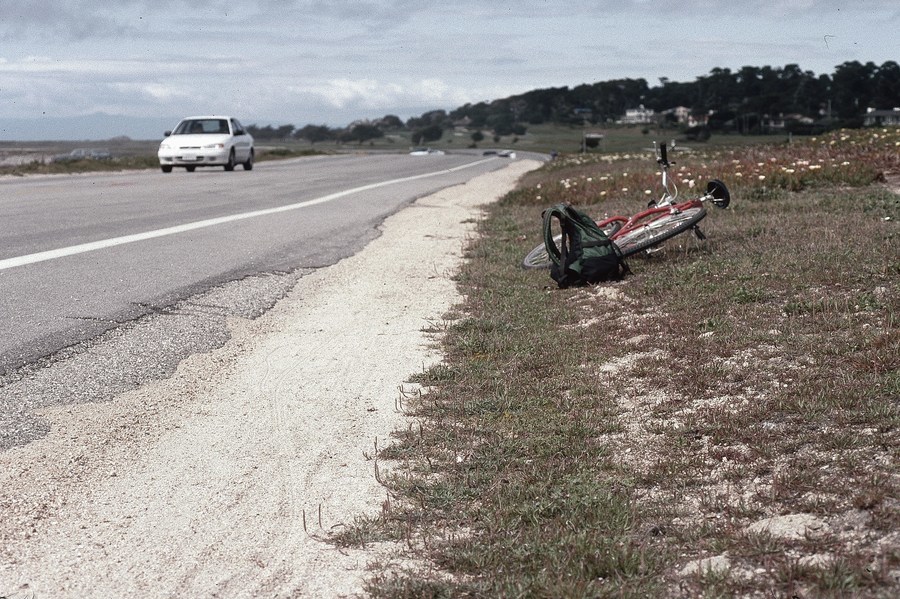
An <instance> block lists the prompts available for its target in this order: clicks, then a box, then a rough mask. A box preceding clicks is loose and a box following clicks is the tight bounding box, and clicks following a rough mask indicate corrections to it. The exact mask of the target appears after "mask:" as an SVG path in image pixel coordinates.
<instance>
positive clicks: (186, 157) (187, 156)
mask: <svg viewBox="0 0 900 599" xmlns="http://www.w3.org/2000/svg"><path fill="white" fill-rule="evenodd" d="M181 159H182V160H184V161H185V162H194V161H195V160H197V156H195V155H194V154H185V155H184V156H182V157H181Z"/></svg>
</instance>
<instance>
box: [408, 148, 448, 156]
mask: <svg viewBox="0 0 900 599" xmlns="http://www.w3.org/2000/svg"><path fill="white" fill-rule="evenodd" d="M409 155H410V156H433V155H437V156H443V155H444V151H443V150H435V149H432V148H413V149H412V152H410V153H409Z"/></svg>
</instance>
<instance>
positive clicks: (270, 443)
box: [0, 160, 538, 598]
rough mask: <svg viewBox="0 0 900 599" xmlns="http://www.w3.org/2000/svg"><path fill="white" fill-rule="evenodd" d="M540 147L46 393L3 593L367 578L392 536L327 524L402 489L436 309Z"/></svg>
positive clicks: (4, 544) (343, 591) (10, 495)
mask: <svg viewBox="0 0 900 599" xmlns="http://www.w3.org/2000/svg"><path fill="white" fill-rule="evenodd" d="M537 165H538V163H536V162H534V161H527V160H523V161H518V162H514V163H512V164H510V165H509V166H508V167H507V168H504V169H502V170H499V171H495V172H492V173H488V174H486V175H483V176H480V177H478V178H476V179H473V180H471V181H470V182H469V183H467V184H465V185H461V186H456V187H452V188H448V189H445V190H443V191H441V192H439V193H437V194H434V195H432V196H428V197H426V198H422V199H420V200H418V201H417V202H415V203H414V204H413V205H412V206H410V207H409V208H407V209H404V210H402V211H401V212H399V213H397V214H395V215H394V216H392V217H390V218H389V219H387V220H386V221H385V223H384V225H383V232H382V235H381V236H380V237H378V238H377V239H375V240H374V241H373V242H372V243H371V244H369V245H368V246H367V247H366V248H365V250H363V251H362V252H360V253H358V254H356V255H355V256H352V257H350V258H348V259H346V260H343V261H341V262H339V263H338V264H336V265H334V266H331V267H328V268H323V269H320V270H317V271H315V272H312V273H310V274H308V275H306V276H303V277H301V278H300V279H299V281H298V282H297V284H296V286H295V287H294V288H293V289H292V290H291V291H290V292H289V293H288V294H287V296H286V297H285V298H284V299H282V300H281V301H279V302H278V303H277V304H276V305H275V307H274V308H272V309H271V310H270V311H268V312H267V313H266V314H265V315H263V316H261V317H259V318H257V319H254V320H251V319H245V318H239V317H230V318H229V320H228V326H229V332H230V335H231V339H230V340H229V341H228V342H227V343H225V344H224V346H222V347H220V348H219V349H216V350H213V351H211V352H208V353H202V354H196V355H193V356H191V357H190V358H188V359H186V360H184V361H183V362H182V363H181V364H180V365H179V366H178V368H177V370H176V371H175V373H174V374H173V375H172V376H171V377H169V378H166V379H165V380H161V381H157V382H152V383H148V384H145V385H143V386H141V387H140V388H138V389H135V390H133V391H129V392H126V393H123V394H120V395H117V396H116V397H115V398H114V399H113V400H112V401H104V402H97V403H79V404H72V405H67V406H63V407H49V408H44V409H42V410H41V411H40V414H39V416H40V417H41V418H42V419H43V420H44V421H45V422H47V423H49V432H48V433H47V434H46V435H45V436H43V437H41V438H40V439H37V440H35V441H33V442H31V443H28V444H26V445H22V446H18V447H12V448H10V449H8V450H6V451H4V452H2V453H0V510H2V513H3V518H2V521H0V595H2V596H7V595H13V596H15V594H16V593H19V594H23V593H25V594H28V593H33V594H34V596H36V597H136V596H140V597H148V598H150V597H172V596H188V597H193V596H196V597H210V596H221V597H257V596H269V597H296V596H315V597H340V596H348V595H354V594H357V593H360V592H361V590H362V581H363V578H364V576H365V574H366V566H367V564H368V563H369V562H370V561H371V560H372V558H373V557H375V555H374V554H373V553H372V552H366V551H354V550H341V551H338V550H337V549H336V548H335V547H334V546H333V545H331V544H329V543H328V542H326V541H325V540H324V538H325V536H326V535H327V533H328V531H330V530H332V529H335V528H336V527H339V526H340V525H341V524H342V523H346V522H350V521H352V519H353V518H354V516H356V515H360V514H364V513H369V514H371V513H374V512H376V511H377V510H378V509H379V508H380V506H381V503H382V502H383V501H384V500H385V498H386V495H385V491H384V489H383V488H382V487H380V485H379V484H378V483H377V481H376V480H375V475H374V462H372V461H371V460H370V456H371V455H372V454H373V453H374V450H375V444H376V443H377V444H378V446H379V447H384V446H386V445H387V444H389V443H390V435H391V432H392V431H394V430H397V429H398V428H401V427H405V426H406V425H407V424H408V422H407V420H406V418H405V417H404V416H403V414H402V413H401V412H400V411H398V410H397V398H398V397H399V395H400V393H401V392H402V391H403V390H405V389H408V388H409V387H410V385H409V384H408V383H405V381H406V380H407V378H408V377H409V376H410V375H411V374H413V373H415V372H419V371H421V370H422V369H423V368H424V367H427V366H428V365H430V364H433V363H434V362H435V361H437V360H438V359H439V355H438V354H437V353H436V350H435V349H434V347H433V340H430V339H429V338H428V336H427V335H426V333H424V332H423V329H425V328H426V327H428V324H429V323H430V322H435V321H439V320H440V319H441V317H442V315H443V314H444V313H445V312H446V311H447V309H448V308H450V307H451V306H452V305H453V304H454V303H455V302H456V301H457V300H458V292H457V290H456V288H455V285H454V284H453V282H452V280H451V275H452V273H453V271H454V269H455V268H456V266H457V265H458V264H459V261H460V259H461V251H462V248H463V245H464V243H465V240H466V237H467V236H468V235H470V234H471V232H472V226H473V225H472V222H473V219H476V218H478V216H479V214H480V211H479V206H481V205H483V204H484V203H486V202H489V201H492V200H494V199H496V198H498V197H499V196H500V195H502V194H503V193H505V192H506V191H508V190H509V189H510V188H511V187H512V186H513V185H514V184H515V182H516V180H517V179H518V178H519V177H520V176H521V175H522V174H523V173H525V172H527V171H528V170H531V169H533V168H535V167H536V166H537ZM374 551H378V548H375V549H374Z"/></svg>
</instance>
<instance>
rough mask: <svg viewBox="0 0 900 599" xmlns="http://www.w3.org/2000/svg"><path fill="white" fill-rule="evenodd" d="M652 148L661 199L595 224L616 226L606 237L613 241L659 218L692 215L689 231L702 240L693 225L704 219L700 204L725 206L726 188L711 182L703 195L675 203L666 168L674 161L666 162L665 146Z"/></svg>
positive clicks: (650, 225)
mask: <svg viewBox="0 0 900 599" xmlns="http://www.w3.org/2000/svg"><path fill="white" fill-rule="evenodd" d="M674 146H675V144H674V142H673V143H672V147H674ZM653 147H654V150H655V151H656V162H657V164H659V165H660V167H661V171H662V187H663V195H662V197H661V198H660V199H659V200H657V201H653V202H650V204H649V206H648V208H647V209H646V210H644V211H642V212H639V213H637V214H635V215H633V216H631V217H627V218H626V217H624V216H612V217H609V218H606V219H604V220H602V221H599V222H598V223H597V225H598V226H599V227H600V228H601V229H603V228H606V227H608V226H609V225H612V224H614V223H619V226H618V227H617V230H616V231H615V232H614V233H612V234H611V235H610V236H609V238H610V239H612V240H613V241H616V240H617V239H623V238H625V237H627V236H629V235H631V234H633V233H635V232H636V231H637V230H638V229H640V228H642V227H645V228H646V227H652V226H653V222H654V221H657V220H658V219H661V218H663V217H671V216H673V215H678V214H688V213H690V212H694V213H695V214H697V215H698V216H696V217H694V218H696V220H695V221H694V224H693V225H692V226H691V227H690V228H693V229H694V230H695V232H696V233H697V235H698V237H700V238H701V239H703V234H702V233H700V232H699V229H697V228H696V223H697V222H699V221H700V220H701V219H703V217H705V216H706V209H705V208H704V206H703V204H704V202H708V201H712V202H713V203H715V204H716V205H717V206H720V207H722V208H724V207H725V206H727V205H728V202H729V200H730V197H729V194H728V191H727V189H726V188H725V186H724V184H723V183H722V182H721V181H718V180H715V179H714V180H713V181H711V182H710V184H709V185H708V186H707V190H706V193H705V194H703V195H702V196H700V197H698V198H695V199H691V200H686V201H684V202H681V203H676V201H677V199H678V188H677V187H676V186H675V183H674V182H672V181H671V180H670V179H669V167H670V166H671V165H672V164H674V162H669V159H668V151H667V147H666V144H665V143H663V144H661V145H657V143H656V142H653Z"/></svg>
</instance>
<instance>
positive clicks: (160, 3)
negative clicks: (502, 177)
mask: <svg viewBox="0 0 900 599" xmlns="http://www.w3.org/2000/svg"><path fill="white" fill-rule="evenodd" d="M898 32H900V2H897V0H877V1H876V0H846V1H837V0H821V1H817V0H791V1H789V0H778V1H773V2H760V1H756V0H743V1H737V2H735V1H734V0H728V1H720V0H679V1H677V2H669V1H668V0H658V1H656V2H651V1H649V0H612V1H609V2H603V1H594V2H583V1H580V0H570V1H562V0H515V1H499V0H495V1H491V0H460V1H453V0H445V1H440V2H437V1H433V0H364V1H358V2H349V1H346V2H345V1H341V0H296V1H292V0H247V1H244V0H241V1H237V0H232V1H231V2H223V1H219V0H192V1H191V2H178V1H174V0H105V1H102V2H101V1H95V0H72V1H60V0H0V127H2V126H3V121H4V120H6V121H7V122H11V120H13V119H21V118H38V119H48V120H49V119H52V118H53V117H69V116H78V115H87V114H93V113H98V112H101V113H106V114H111V115H125V116H130V117H142V118H158V119H172V118H175V119H177V118H178V117H180V116H183V115H187V114H203V113H219V114H233V115H234V116H237V117H238V118H239V119H241V120H242V121H243V122H244V123H245V124H250V123H257V124H260V125H263V124H273V125H277V124H293V125H295V126H297V127H301V126H303V125H305V124H308V123H314V124H328V125H331V126H342V125H346V124H348V123H349V122H351V121H353V120H356V119H359V118H375V117H380V116H384V115H385V114H396V115H398V116H400V117H401V118H404V119H405V118H408V117H409V116H414V115H419V114H421V113H423V112H425V111H427V110H431V109H436V108H443V109H448V110H449V109H452V108H455V107H457V106H460V105H462V104H464V103H466V102H478V101H482V100H492V99H496V98H502V97H505V96H508V95H511V94H515V93H520V92H525V91H528V90H530V89H535V88H543V87H560V86H570V87H572V86H576V85H579V84H581V83H594V82H597V81H605V80H609V79H616V78H626V77H627V78H641V77H642V78H645V79H646V80H647V81H648V83H649V84H650V85H656V84H658V82H659V78H660V77H668V78H670V79H671V80H674V81H693V80H694V79H696V77H698V76H701V75H705V74H708V73H709V71H710V70H711V69H713V68H715V67H727V68H731V69H732V70H737V69H739V68H740V67H742V66H745V65H751V66H766V65H769V66H774V67H781V66H784V65H786V64H799V65H800V67H801V68H802V69H804V70H809V71H813V72H814V73H816V74H817V75H818V74H822V73H827V74H831V73H832V72H833V71H834V67H835V66H836V65H838V64H841V63H843V62H846V61H850V60H858V61H860V62H868V61H871V62H874V63H876V64H877V65H881V64H883V63H884V62H887V61H889V60H893V61H898V62H900V33H898ZM898 103H900V99H898ZM173 124H174V123H173ZM123 133H125V134H128V133H129V132H124V131H123ZM132 135H133V136H134V135H135V134H132ZM136 135H137V136H138V137H140V135H139V134H136ZM2 137H3V136H2V135H0V138H2Z"/></svg>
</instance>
